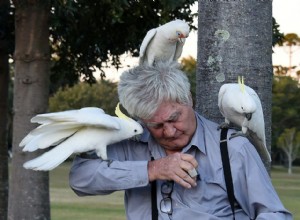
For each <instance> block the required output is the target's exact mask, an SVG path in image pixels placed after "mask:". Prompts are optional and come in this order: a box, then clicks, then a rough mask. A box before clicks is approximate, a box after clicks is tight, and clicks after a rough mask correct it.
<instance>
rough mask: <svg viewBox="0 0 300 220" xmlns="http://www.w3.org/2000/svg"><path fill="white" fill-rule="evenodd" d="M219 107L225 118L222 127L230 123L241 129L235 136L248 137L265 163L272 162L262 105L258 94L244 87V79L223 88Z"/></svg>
mask: <svg viewBox="0 0 300 220" xmlns="http://www.w3.org/2000/svg"><path fill="white" fill-rule="evenodd" d="M218 106H219V109H220V112H221V114H222V115H223V116H224V117H225V123H223V124H222V125H221V127H222V126H229V124H230V122H231V123H232V124H234V125H235V126H238V127H240V128H241V131H240V132H237V133H235V134H233V135H232V136H231V137H230V138H232V137H235V136H239V135H242V136H246V137H247V138H248V139H249V141H250V142H251V143H252V144H253V145H254V146H255V148H256V150H257V151H258V153H259V155H260V156H261V159H262V161H263V162H271V156H270V154H269V151H268V149H267V146H266V138H265V123H264V115H263V110H262V105H261V102H260V99H259V97H258V95H257V93H256V92H255V91H254V90H253V89H252V88H250V87H249V86H246V85H244V82H243V79H242V80H240V78H239V83H228V84H224V85H222V86H221V88H220V90H219V96H218Z"/></svg>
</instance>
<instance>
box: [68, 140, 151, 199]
mask: <svg viewBox="0 0 300 220" xmlns="http://www.w3.org/2000/svg"><path fill="white" fill-rule="evenodd" d="M128 145H130V143H129V144H128V143H126V142H123V143H118V144H115V145H111V146H109V147H108V149H107V153H108V158H109V159H110V160H108V161H103V160H101V159H85V158H81V157H79V156H77V157H76V158H75V159H74V161H73V165H72V167H71V171H70V175H69V183H70V187H71V188H72V189H73V190H74V192H75V193H76V194H77V195H79V196H85V195H104V194H109V193H112V192H114V191H117V190H125V189H130V188H137V187H143V186H146V185H148V184H149V179H148V158H149V157H150V156H149V152H148V151H147V149H146V148H145V146H144V145H143V144H139V143H137V142H133V143H132V144H131V146H128ZM136 158H139V160H136ZM143 158H144V159H145V160H141V159H143Z"/></svg>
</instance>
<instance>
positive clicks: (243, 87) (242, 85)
mask: <svg viewBox="0 0 300 220" xmlns="http://www.w3.org/2000/svg"><path fill="white" fill-rule="evenodd" d="M238 84H239V85H240V88H241V91H242V93H244V92H245V84H244V77H243V76H242V77H240V76H238Z"/></svg>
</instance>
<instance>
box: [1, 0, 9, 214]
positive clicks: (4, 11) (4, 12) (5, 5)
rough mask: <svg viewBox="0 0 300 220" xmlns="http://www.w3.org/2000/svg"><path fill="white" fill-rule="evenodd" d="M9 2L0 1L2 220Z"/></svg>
mask: <svg viewBox="0 0 300 220" xmlns="http://www.w3.org/2000/svg"><path fill="white" fill-rule="evenodd" d="M8 13H9V0H0V19H1V21H0V94H1V99H0V198H1V199H0V213H1V215H0V220H7V207H8V143H7V135H8V130H7V128H8V126H7V124H8V120H7V118H8V82H9V67H8V66H9V65H8V48H7V45H8V43H7V36H8V35H7V33H6V29H7V28H6V24H5V22H4V21H7V19H8Z"/></svg>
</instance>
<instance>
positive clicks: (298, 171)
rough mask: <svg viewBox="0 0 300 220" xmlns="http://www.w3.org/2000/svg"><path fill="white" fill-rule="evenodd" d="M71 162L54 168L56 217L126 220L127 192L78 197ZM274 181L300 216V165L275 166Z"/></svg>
mask: <svg viewBox="0 0 300 220" xmlns="http://www.w3.org/2000/svg"><path fill="white" fill-rule="evenodd" d="M70 167H71V164H70V163H64V164H62V165H60V166H59V167H58V168H56V169H54V170H53V171H51V172H50V196H51V197H50V199H51V219H52V220H71V219H72V220H83V219H84V220H98V219H101V220H125V219H126V217H125V210H124V202H123V192H115V193H113V194H111V195H106V196H87V197H78V196H77V195H76V194H75V193H74V192H73V191H72V190H71V189H70V187H69V185H68V184H69V180H68V174H69V169H70ZM271 177H272V182H273V185H274V187H275V189H276V191H277V193H278V195H279V197H280V199H281V201H282V203H283V204H284V206H285V207H286V208H287V209H288V210H289V211H291V212H292V213H293V215H294V220H300V209H299V207H300V167H296V168H294V169H293V174H292V175H288V174H287V169H286V168H282V167H277V166H276V167H273V168H272V171H271Z"/></svg>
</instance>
